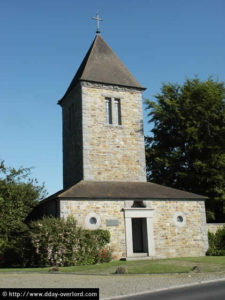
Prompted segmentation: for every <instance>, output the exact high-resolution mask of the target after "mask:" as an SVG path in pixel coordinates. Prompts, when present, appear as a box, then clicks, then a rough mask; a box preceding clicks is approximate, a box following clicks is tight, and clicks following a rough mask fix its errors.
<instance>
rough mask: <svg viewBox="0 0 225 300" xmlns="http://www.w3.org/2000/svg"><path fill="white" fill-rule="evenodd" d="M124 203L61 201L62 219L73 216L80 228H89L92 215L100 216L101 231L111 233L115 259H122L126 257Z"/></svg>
mask: <svg viewBox="0 0 225 300" xmlns="http://www.w3.org/2000/svg"><path fill="white" fill-rule="evenodd" d="M123 203H124V202H123V201H85V200H80V201H77V200H61V202H60V211H61V213H60V217H61V218H62V217H64V218H67V217H68V216H69V215H73V216H74V218H75V219H76V220H77V224H78V226H81V227H83V228H89V227H88V226H87V225H88V223H89V219H90V217H91V216H90V214H93V213H94V215H95V214H96V215H98V216H100V223H101V224H100V226H99V229H107V230H108V231H109V232H110V234H111V243H110V246H111V248H112V249H113V255H114V256H115V257H114V258H115V259H120V258H121V257H126V246H125V227H124V213H123V211H122V208H123ZM88 215H89V216H88ZM96 215H95V216H96ZM116 224H117V225H116Z"/></svg>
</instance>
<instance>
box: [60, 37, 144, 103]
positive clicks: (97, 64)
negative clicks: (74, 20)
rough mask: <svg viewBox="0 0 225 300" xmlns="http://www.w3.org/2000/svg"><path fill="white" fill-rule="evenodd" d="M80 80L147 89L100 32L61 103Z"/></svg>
mask: <svg viewBox="0 0 225 300" xmlns="http://www.w3.org/2000/svg"><path fill="white" fill-rule="evenodd" d="M78 81H90V82H95V83H103V84H112V85H118V86H124V87H131V88H137V89H141V90H145V88H143V87H142V86H141V85H140V83H139V82H138V81H137V80H136V79H135V78H134V76H133V75H132V74H131V73H130V72H129V71H128V69H127V68H126V67H125V65H124V64H123V63H122V62H121V60H120V59H119V58H118V56H117V55H116V54H115V53H114V52H113V50H112V49H111V48H110V47H109V45H108V44H107V43H106V42H105V40H104V39H103V38H102V37H101V35H100V34H97V35H96V37H95V39H94V41H93V43H92V45H91V47H90V48H89V50H88V52H87V54H86V56H85V57H84V59H83V61H82V63H81V65H80V67H79V69H78V71H77V73H76V75H75V76H74V78H73V80H72V82H71V84H70V86H69V88H68V89H67V91H66V93H65V95H64V96H63V98H62V99H61V100H60V101H59V102H58V103H59V104H60V103H61V101H62V100H63V99H64V97H65V96H66V95H68V94H69V92H70V91H71V90H72V89H73V87H74V86H75V85H76V84H77V82H78Z"/></svg>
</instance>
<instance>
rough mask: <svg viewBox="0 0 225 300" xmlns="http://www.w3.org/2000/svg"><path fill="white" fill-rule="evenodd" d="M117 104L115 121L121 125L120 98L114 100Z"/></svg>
mask: <svg viewBox="0 0 225 300" xmlns="http://www.w3.org/2000/svg"><path fill="white" fill-rule="evenodd" d="M114 105H115V122H116V124H117V125H121V124H122V122H121V106H120V99H115V100H114Z"/></svg>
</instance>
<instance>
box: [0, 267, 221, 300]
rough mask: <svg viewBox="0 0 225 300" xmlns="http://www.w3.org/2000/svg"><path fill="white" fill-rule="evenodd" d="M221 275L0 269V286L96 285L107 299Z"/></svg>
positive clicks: (78, 286)
mask: <svg viewBox="0 0 225 300" xmlns="http://www.w3.org/2000/svg"><path fill="white" fill-rule="evenodd" d="M222 278H224V279H225V272H223V273H193V274H191V275H190V274H173V275H171V274H170V275H108V276H99V275H75V274H46V273H45V274H41V273H0V288H99V289H100V299H106V298H114V297H116V296H121V295H128V294H133V293H140V292H145V291H153V290H157V289H161V288H168V287H172V286H179V285H184V284H190V283H197V282H198V283H200V282H203V281H207V280H214V279H222Z"/></svg>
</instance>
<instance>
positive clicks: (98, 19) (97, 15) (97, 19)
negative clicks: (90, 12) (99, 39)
mask: <svg viewBox="0 0 225 300" xmlns="http://www.w3.org/2000/svg"><path fill="white" fill-rule="evenodd" d="M92 19H94V20H96V22H97V30H96V33H100V29H99V21H103V19H100V18H99V14H98V13H96V18H94V17H93V18H92Z"/></svg>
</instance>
